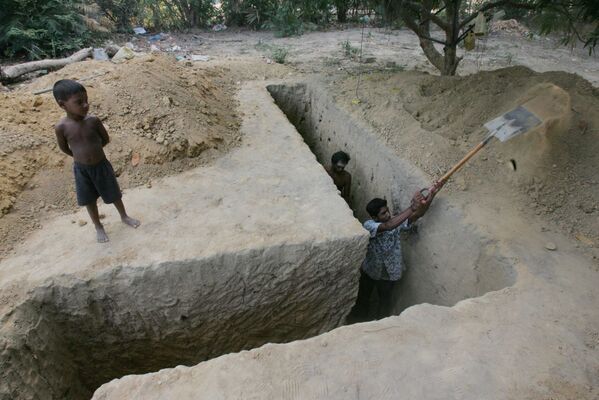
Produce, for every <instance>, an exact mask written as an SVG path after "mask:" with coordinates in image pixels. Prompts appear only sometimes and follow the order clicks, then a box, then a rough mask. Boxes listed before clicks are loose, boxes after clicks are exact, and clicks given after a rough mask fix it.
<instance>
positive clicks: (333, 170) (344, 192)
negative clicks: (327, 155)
mask: <svg viewBox="0 0 599 400" xmlns="http://www.w3.org/2000/svg"><path fill="white" fill-rule="evenodd" d="M349 160H350V158H349V154H347V153H346V152H344V151H338V152H336V153H335V154H333V156H332V157H331V165H330V166H327V167H325V169H326V171H327V172H328V173H329V175H330V177H331V178H333V182H334V183H335V186H337V189H338V190H339V192H341V197H343V199H344V200H345V202H346V203H347V204H349V195H350V193H351V174H350V173H349V172H347V171H346V170H345V166H346V165H347V163H348V162H349Z"/></svg>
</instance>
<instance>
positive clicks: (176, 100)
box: [0, 28, 599, 257]
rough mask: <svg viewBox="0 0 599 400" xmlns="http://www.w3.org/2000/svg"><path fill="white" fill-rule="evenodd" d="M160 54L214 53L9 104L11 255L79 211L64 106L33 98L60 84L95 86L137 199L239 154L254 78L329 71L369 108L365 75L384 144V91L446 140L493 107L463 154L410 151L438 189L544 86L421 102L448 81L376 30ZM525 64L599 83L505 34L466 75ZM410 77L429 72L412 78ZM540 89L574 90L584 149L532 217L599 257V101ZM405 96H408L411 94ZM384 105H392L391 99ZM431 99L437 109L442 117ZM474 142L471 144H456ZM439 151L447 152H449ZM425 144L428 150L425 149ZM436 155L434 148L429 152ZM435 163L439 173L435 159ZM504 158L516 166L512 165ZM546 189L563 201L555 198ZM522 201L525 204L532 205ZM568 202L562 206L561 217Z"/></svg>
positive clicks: (44, 81)
mask: <svg viewBox="0 0 599 400" xmlns="http://www.w3.org/2000/svg"><path fill="white" fill-rule="evenodd" d="M362 38H363V49H364V54H363V59H364V60H367V61H368V63H363V64H360V63H359V62H358V60H357V58H356V57H355V56H353V57H352V56H348V55H347V54H346V53H345V51H344V50H343V48H342V44H343V43H344V42H346V41H347V42H349V43H350V45H351V46H352V47H353V48H355V49H358V48H359V47H360V41H361V40H362ZM130 39H131V41H132V42H133V43H134V44H135V45H136V46H137V47H138V48H139V49H140V50H149V47H150V44H149V42H148V41H147V40H145V39H144V38H139V37H133V38H130ZM156 45H157V46H158V47H159V48H160V49H162V50H164V51H163V52H162V54H163V55H167V56H171V59H172V56H174V55H185V54H203V55H209V56H210V57H211V61H209V62H206V63H202V62H196V63H193V64H192V63H184V62H179V63H177V62H174V61H170V60H168V59H167V58H164V57H159V56H153V57H148V59H150V60H156V61H149V62H148V61H147V59H146V60H133V61H129V62H127V63H126V64H123V65H120V66H117V65H113V64H111V63H99V62H85V63H79V64H77V65H72V66H69V67H67V68H65V69H63V70H61V71H58V72H56V73H53V74H50V75H48V76H46V77H42V78H39V79H37V80H34V81H33V82H31V83H25V84H21V85H17V87H16V89H15V90H14V91H12V92H9V93H5V94H2V95H1V96H2V97H1V98H0V102H1V103H2V105H3V107H2V110H3V111H2V119H1V121H2V122H1V123H0V134H1V135H2V148H1V149H0V150H1V151H0V164H1V165H2V166H3V171H2V173H1V174H0V194H1V199H0V203H1V204H0V206H1V208H2V210H3V211H2V214H7V215H4V216H3V217H2V218H0V235H1V237H2V246H0V257H3V256H4V255H5V254H6V252H7V251H9V250H10V249H11V248H12V247H13V245H14V244H15V243H16V242H18V241H19V240H21V239H22V238H23V237H24V236H25V235H26V234H27V232H29V231H31V230H32V229H36V228H37V227H39V226H40V221H42V220H43V219H44V218H46V217H47V216H51V215H53V214H54V213H56V212H66V211H68V212H70V211H72V210H74V209H76V204H75V201H74V195H73V193H72V182H71V177H70V163H68V162H67V163H65V161H66V158H65V157H64V156H62V155H61V154H60V153H59V152H58V151H57V149H56V147H55V146H54V139H53V133H52V126H53V124H54V122H55V121H56V120H58V119H59V118H60V115H61V113H60V110H59V109H58V108H57V107H56V105H55V104H54V102H53V99H52V97H51V94H48V93H47V94H44V95H41V96H33V95H31V94H30V92H31V91H33V90H36V89H40V88H45V87H48V86H50V85H51V84H52V82H53V81H54V80H56V79H59V78H64V77H72V78H79V79H81V78H90V77H91V79H89V80H88V81H87V86H89V87H90V94H91V97H92V99H91V100H92V112H94V113H97V114H99V115H100V116H101V117H102V118H103V120H104V122H105V123H106V124H107V125H108V126H109V128H110V130H109V132H110V133H111V134H112V135H113V140H114V142H113V144H112V145H111V146H110V147H109V148H108V154H109V157H110V159H111V160H113V163H114V164H115V165H116V167H117V170H118V171H119V173H120V174H121V176H120V180H121V183H122V185H123V186H124V187H125V188H127V187H133V186H137V185H140V184H151V178H152V177H156V176H163V175H165V174H170V173H177V172H179V171H182V170H185V169H187V168H189V167H192V166H195V165H199V164H201V163H203V162H205V161H208V160H210V159H212V158H213V157H214V156H218V154H221V153H222V152H223V151H226V150H227V149H228V148H229V147H230V146H231V145H234V144H235V143H236V140H237V138H238V134H237V133H236V132H237V125H238V116H236V115H235V102H234V101H233V99H232V95H233V94H234V92H235V91H236V88H237V87H238V86H239V84H240V83H241V82H242V81H244V80H254V79H258V80H260V79H267V78H273V77H275V78H285V77H297V76H302V75H306V74H308V76H309V75H312V74H313V73H318V74H319V75H321V76H324V77H325V79H327V80H328V81H329V82H331V91H332V92H333V93H334V94H336V95H337V97H338V101H339V102H340V103H342V104H345V105H349V101H351V100H353V99H354V98H355V97H356V96H355V94H353V93H352V92H353V91H355V87H356V86H357V78H356V74H359V73H362V74H363V76H362V77H360V82H361V85H362V88H363V89H364V90H360V91H359V96H361V100H362V103H361V104H360V105H359V106H358V107H355V105H353V107H350V109H351V111H352V112H356V113H358V114H360V113H361V114H363V117H364V118H365V119H366V120H367V121H369V122H370V123H371V124H373V125H374V126H376V127H379V128H381V129H379V130H380V132H381V134H382V135H383V136H385V137H388V136H389V132H388V130H387V131H386V130H385V126H393V124H396V123H397V118H396V119H395V120H394V118H393V117H392V115H396V114H394V113H393V107H394V106H396V105H394V104H393V103H392V102H391V103H389V102H386V103H385V104H377V101H376V99H382V98H386V97H388V96H386V95H388V93H387V92H385V91H386V89H387V88H388V86H389V85H392V89H393V91H394V92H393V95H398V96H399V97H401V98H405V97H406V96H407V93H413V94H414V95H415V96H416V97H419V100H416V104H420V106H419V109H418V110H416V112H421V111H425V112H422V115H423V117H422V118H420V117H418V118H419V120H420V122H421V123H422V124H423V126H424V127H425V128H426V129H428V130H430V131H431V132H433V136H431V137H437V138H438V137H447V136H448V135H447V132H445V133H440V134H439V132H436V130H437V129H436V127H435V124H437V125H438V123H439V122H443V121H446V120H447V119H448V118H450V117H451V116H450V115H449V114H448V113H446V114H443V110H444V107H445V106H446V104H448V103H452V104H453V108H452V113H456V112H459V110H460V109H461V108H462V107H465V108H468V107H471V106H472V104H474V105H476V104H478V103H477V100H476V99H479V98H485V99H486V100H485V104H484V105H485V106H486V107H487V109H486V110H487V112H482V113H481V112H478V113H472V112H470V113H469V115H474V114H476V118H470V119H468V118H466V119H461V120H460V121H461V123H460V124H457V125H456V124H453V125H451V124H450V125H451V128H452V129H453V134H454V135H455V136H456V137H452V138H451V139H452V140H456V141H457V142H458V143H459V146H457V147H455V146H454V148H451V149H449V150H448V149H443V150H441V149H440V148H439V147H438V146H437V147H435V146H433V147H428V148H426V151H420V150H422V149H421V148H418V147H411V148H410V154H411V155H412V156H413V157H412V161H415V162H416V164H418V165H419V166H421V167H422V168H423V169H424V170H425V171H427V172H429V173H431V178H433V177H434V176H435V174H438V173H439V172H440V170H442V168H444V167H447V166H448V165H449V164H448V163H449V162H450V161H454V160H455V159H456V158H457V157H458V156H459V155H460V154H461V152H463V151H464V150H466V149H467V146H470V145H472V144H473V143H474V142H475V141H476V140H477V136H476V135H470V133H471V132H472V131H474V130H475V129H476V127H477V126H479V125H480V123H482V122H484V119H485V118H488V117H492V116H493V115H492V114H493V113H492V112H489V111H493V110H492V105H493V99H494V95H495V94H496V93H498V92H497V91H498V90H501V88H502V87H503V85H507V87H509V88H511V89H510V90H509V91H506V92H505V93H503V94H502V96H503V99H507V98H509V96H514V95H518V94H519V93H520V92H518V91H517V90H516V88H517V87H518V85H519V84H521V83H522V82H526V81H527V79H528V77H529V76H531V74H530V73H529V72H527V71H525V70H522V69H515V70H512V71H510V70H508V72H506V73H504V74H499V75H480V76H479V77H478V78H476V80H475V81H473V80H472V79H470V78H464V79H459V78H455V79H451V78H450V79H443V82H444V83H443V84H442V87H443V88H444V89H443V93H444V94H443V93H441V94H431V93H429V94H423V93H420V91H419V88H420V87H422V88H425V89H426V87H429V88H431V87H434V86H435V85H436V84H437V79H439V78H435V77H433V76H427V75H426V73H433V74H434V73H435V71H434V69H433V68H432V67H431V66H430V64H428V62H427V61H426V59H425V58H424V56H423V55H422V52H421V50H420V48H419V47H418V45H417V43H416V42H415V40H414V36H413V35H412V34H411V33H410V32H409V31H407V30H400V31H388V30H385V29H378V28H366V29H365V30H364V32H362V31H361V30H360V29H348V30H341V31H332V32H312V33H308V34H305V35H303V36H301V37H294V38H275V37H274V36H273V34H272V33H268V32H232V31H225V32H198V33H193V34H177V35H174V34H173V35H168V36H167V39H166V40H164V41H160V42H157V43H156ZM174 45H178V46H180V47H181V50H180V51H175V52H172V51H169V50H170V49H171V48H172V46H174ZM273 48H285V49H286V50H287V51H288V56H287V62H286V64H285V65H280V64H276V63H274V62H273V61H271V58H272V49H273ZM517 64H519V65H524V66H527V67H529V68H531V69H533V70H535V71H539V72H543V71H549V70H560V71H566V72H570V73H576V74H578V75H580V76H582V77H583V78H585V79H586V80H588V81H589V82H591V83H592V84H593V85H598V84H599V62H598V59H597V57H596V56H589V55H588V54H587V52H586V51H585V50H581V49H575V50H571V49H567V48H563V47H560V46H559V45H557V44H556V43H555V41H554V40H552V39H549V38H540V39H535V40H529V39H525V38H522V37H518V36H514V35H512V34H508V33H496V34H493V35H491V37H489V38H487V39H485V40H484V41H482V42H479V45H478V46H477V49H476V51H474V52H470V53H467V54H465V59H464V61H463V62H462V64H461V67H460V70H459V73H460V74H462V75H465V76H467V74H471V73H475V72H477V71H480V70H492V69H498V68H506V67H509V66H511V65H517ZM402 70H416V71H420V72H422V73H420V74H419V73H406V74H404V73H401V72H402ZM132 71H133V72H132ZM166 71H168V72H166ZM377 73H379V74H378V75H372V74H377ZM364 74H365V75H364ZM481 80H485V81H486V82H482V81H481ZM487 80H488V81H487ZM533 80H534V81H535V82H539V81H547V80H553V81H555V82H557V83H558V84H559V83H562V84H564V85H566V86H568V87H569V88H570V90H569V91H570V92H571V93H572V94H573V95H574V97H575V99H574V103H575V105H574V114H575V122H574V125H573V128H572V129H573V132H574V133H575V136H574V137H576V138H577V139H578V138H580V139H581V140H580V141H579V140H575V141H572V140H570V139H571V138H570V137H569V138H568V139H567V140H565V139H564V141H565V144H564V145H565V146H566V148H567V157H566V158H567V159H566V160H563V161H564V164H563V168H562V166H561V165H560V167H557V168H558V169H559V171H560V174H559V175H560V179H558V181H557V182H554V181H553V177H551V178H547V179H551V180H552V182H554V183H555V184H551V185H549V186H547V185H546V182H544V179H541V180H540V181H539V182H519V184H520V185H521V186H525V187H523V188H522V191H529V192H531V195H530V196H531V197H532V198H533V199H532V201H530V207H531V208H532V209H533V210H534V213H537V214H548V217H549V218H548V219H549V220H557V221H559V222H560V223H561V225H559V224H558V226H562V227H563V228H564V229H566V230H568V231H569V232H570V233H571V234H572V235H573V236H578V238H579V239H581V240H582V242H583V245H584V246H591V247H593V246H594V245H595V244H596V243H597V236H596V235H597V232H598V231H599V230H598V229H595V228H596V227H597V224H598V223H599V222H598V217H597V213H598V211H597V197H598V196H597V194H596V191H597V185H596V183H597V182H596V179H595V178H594V174H593V172H592V171H593V170H594V169H593V168H592V165H596V163H595V160H596V158H595V157H594V156H593V152H595V153H596V151H595V148H596V146H595V145H594V143H595V142H594V140H593V139H594V138H595V137H596V134H597V130H596V129H597V128H596V126H597V123H596V121H595V117H594V113H593V112H592V110H593V109H596V108H595V104H596V96H597V95H596V91H594V90H593V89H592V88H591V87H590V85H588V83H585V82H584V81H583V80H582V79H576V78H575V77H574V76H569V75H566V74H561V75H560V74H549V75H544V76H535V77H534V78H533ZM453 85H455V86H456V87H453ZM400 87H401V88H402V90H399V88H400ZM456 90H457V91H460V92H459V99H458V101H457V102H453V101H452V100H451V96H452V93H454V91H456ZM575 92H576V93H578V94H575ZM456 93H457V92H456ZM372 94H375V96H374V97H373V96H372ZM381 94H384V95H385V96H383V97H380V95H381ZM433 100H434V101H433ZM430 101H433V102H432V103H431V104H430V106H429V105H428V104H429V103H428V102H430ZM419 102H420V103H419ZM416 108H418V107H416ZM479 108H480V107H479ZM414 110H415V108H414V109H413V110H412V111H414ZM435 110H441V111H440V112H441V114H440V115H441V117H440V118H436V119H435V118H431V117H430V115H432V114H434V113H435V112H436V111H435ZM479 111H480V110H479ZM412 114H413V113H412ZM387 115H391V116H390V117H387ZM424 118H429V119H431V121H425V120H424ZM433 119H434V121H432V120H433ZM431 122H433V123H432V124H431ZM445 126H446V127H447V124H445ZM458 132H462V133H463V134H462V135H460V134H459V133H458ZM396 136H397V135H396ZM461 137H463V138H465V139H468V140H464V141H462V140H457V139H460V138H461ZM403 143H404V144H405V143H406V141H405V140H404V141H403ZM435 143H436V144H439V143H438V140H437V141H436V142H435ZM422 144H423V143H420V142H419V143H418V146H421V145H422ZM429 144H430V141H429V142H427V143H426V144H425V145H426V146H428V145H429ZM451 144H455V143H451ZM577 151H581V152H582V154H583V156H584V157H583V159H584V162H583V163H580V162H572V161H573V160H574V159H575V156H576V152H577ZM495 154H496V153H495ZM137 155H140V164H139V165H138V166H135V167H134V166H133V165H132V164H131V161H132V159H133V158H135V157H137ZM573 156H574V159H573ZM493 157H495V155H493ZM428 159H430V161H426V162H424V161H423V160H428ZM496 159H498V160H501V161H506V160H504V159H503V158H502V157H501V156H499V157H497V158H496ZM440 160H441V161H443V162H440ZM551 165H553V164H551ZM491 168H492V167H491ZM552 168H554V167H553V166H552ZM486 172H488V169H487V171H486ZM475 175H476V174H475ZM552 175H554V174H552ZM552 175H550V176H552ZM478 177H479V178H481V179H482V180H486V179H487V177H488V175H486V173H484V172H482V173H481V174H480V175H478ZM566 177H567V178H568V181H566ZM465 178H468V181H469V182H476V180H473V179H472V178H473V177H471V176H468V175H464V178H459V179H460V180H462V179H465ZM475 178H476V177H475ZM570 182H572V184H570ZM462 187H464V185H462ZM470 187H472V185H470ZM547 187H549V188H550V190H545V189H546V188H547ZM556 187H561V189H560V190H559V193H557V195H559V196H561V197H563V199H562V198H561V197H557V198H556V197H555V196H554V195H555V194H556V193H555V192H556V190H558V189H556ZM25 189H26V190H25ZM501 190H503V188H502V189H501ZM491 192H492V190H491ZM510 200H511V201H514V200H517V201H519V202H522V198H521V197H520V198H517V199H513V198H511V199H510ZM557 201H559V202H560V205H556V202H557ZM525 203H526V201H525V202H524V204H525ZM521 207H522V206H521ZM525 207H528V206H525ZM575 209H580V210H583V211H582V214H580V218H578V219H576V218H575V219H563V216H564V211H565V210H568V211H566V214H572V213H574V214H576V211H575ZM556 210H557V211H556ZM570 210H572V212H571V211H570ZM585 210H586V211H585ZM583 214H584V215H583ZM564 225H565V226H564ZM578 227H581V229H578Z"/></svg>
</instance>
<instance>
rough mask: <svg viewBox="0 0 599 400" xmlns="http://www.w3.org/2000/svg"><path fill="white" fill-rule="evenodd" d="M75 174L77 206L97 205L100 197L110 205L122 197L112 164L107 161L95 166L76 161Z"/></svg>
mask: <svg viewBox="0 0 599 400" xmlns="http://www.w3.org/2000/svg"><path fill="white" fill-rule="evenodd" d="M73 173H74V174H75V189H76V191H77V204H79V205H80V206H86V205H88V204H92V203H95V202H96V200H98V197H102V200H104V203H106V204H110V203H114V202H115V201H117V200H118V199H120V198H121V196H122V194H121V189H120V188H119V184H118V182H117V181H116V176H115V175H114V169H112V164H110V162H109V161H108V160H107V159H104V160H102V161H100V162H99V163H97V164H94V165H87V164H81V163H78V162H76V161H75V163H74V164H73Z"/></svg>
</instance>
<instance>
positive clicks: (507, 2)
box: [460, 0, 537, 29]
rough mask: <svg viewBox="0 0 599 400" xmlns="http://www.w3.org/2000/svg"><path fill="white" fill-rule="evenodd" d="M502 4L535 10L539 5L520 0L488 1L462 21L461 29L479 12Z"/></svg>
mask: <svg viewBox="0 0 599 400" xmlns="http://www.w3.org/2000/svg"><path fill="white" fill-rule="evenodd" d="M501 6H510V7H516V8H523V9H527V10H534V9H535V8H536V7H537V5H536V4H534V3H533V4H530V3H521V2H518V1H513V0H497V1H493V2H491V3H487V4H485V5H484V6H482V7H481V8H479V9H478V10H477V11H475V12H474V13H472V14H470V16H469V17H466V19H464V20H463V21H462V23H461V24H460V29H462V28H464V27H465V26H466V25H468V24H469V23H470V22H472V21H473V20H474V19H475V18H476V16H477V15H478V13H479V12H485V11H487V10H491V9H493V8H497V7H501Z"/></svg>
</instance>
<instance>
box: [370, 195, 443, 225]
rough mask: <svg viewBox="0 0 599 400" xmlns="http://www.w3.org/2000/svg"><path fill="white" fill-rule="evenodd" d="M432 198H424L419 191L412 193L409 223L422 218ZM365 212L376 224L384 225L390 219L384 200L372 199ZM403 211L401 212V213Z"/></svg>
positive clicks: (432, 196) (389, 211)
mask: <svg viewBox="0 0 599 400" xmlns="http://www.w3.org/2000/svg"><path fill="white" fill-rule="evenodd" d="M433 198H434V195H431V196H429V197H428V198H425V197H424V196H423V195H422V192H421V191H417V192H416V193H414V196H413V197H412V201H411V203H410V211H411V215H410V216H409V218H410V221H412V222H414V221H416V220H417V219H418V218H420V217H422V216H423V215H424V214H425V213H426V211H427V210H428V208H429V206H430V204H431V202H432V201H433ZM366 211H367V212H368V214H369V215H370V216H371V217H372V219H373V220H375V221H376V222H381V223H385V222H387V221H389V220H390V219H391V210H389V206H388V205H387V200H385V199H380V198H374V199H372V200H370V201H369V202H368V204H366ZM405 211H408V210H405ZM405 211H402V213H403V212H405Z"/></svg>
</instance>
